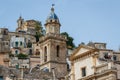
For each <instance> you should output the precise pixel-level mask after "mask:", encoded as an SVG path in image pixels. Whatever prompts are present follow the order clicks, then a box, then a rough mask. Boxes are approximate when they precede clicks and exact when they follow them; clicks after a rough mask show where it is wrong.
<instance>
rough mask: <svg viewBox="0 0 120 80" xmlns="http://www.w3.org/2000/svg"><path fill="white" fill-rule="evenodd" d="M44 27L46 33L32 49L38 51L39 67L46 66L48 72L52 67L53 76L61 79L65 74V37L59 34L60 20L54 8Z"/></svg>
mask: <svg viewBox="0 0 120 80" xmlns="http://www.w3.org/2000/svg"><path fill="white" fill-rule="evenodd" d="M45 28H46V34H45V36H43V37H41V38H40V41H39V42H38V43H36V44H34V46H35V47H34V51H35V52H36V50H38V51H39V52H40V69H44V68H47V69H48V70H49V71H50V72H52V71H53V69H54V73H55V78H56V79H60V80H62V79H64V77H65V75H66V74H67V62H66V52H67V48H66V38H65V37H64V36H62V35H60V22H59V19H58V17H57V16H56V14H55V13H54V8H51V14H50V15H49V16H48V18H47V20H46V23H45Z"/></svg>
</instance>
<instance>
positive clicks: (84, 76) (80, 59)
mask: <svg viewBox="0 0 120 80" xmlns="http://www.w3.org/2000/svg"><path fill="white" fill-rule="evenodd" d="M70 60H71V72H70V73H69V75H68V76H67V78H69V80H119V79H120V52H115V51H113V50H111V49H107V48H106V44H105V43H93V42H90V43H88V44H87V45H85V44H81V45H80V46H79V47H78V48H77V49H76V50H75V51H74V52H73V53H72V55H71V57H70Z"/></svg>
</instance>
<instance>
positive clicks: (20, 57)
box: [17, 53, 28, 59]
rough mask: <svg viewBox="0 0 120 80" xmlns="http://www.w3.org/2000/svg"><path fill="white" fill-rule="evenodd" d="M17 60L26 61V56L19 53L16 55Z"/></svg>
mask: <svg viewBox="0 0 120 80" xmlns="http://www.w3.org/2000/svg"><path fill="white" fill-rule="evenodd" d="M17 57H18V59H26V58H27V57H28V55H26V54H23V53H20V54H18V55H17Z"/></svg>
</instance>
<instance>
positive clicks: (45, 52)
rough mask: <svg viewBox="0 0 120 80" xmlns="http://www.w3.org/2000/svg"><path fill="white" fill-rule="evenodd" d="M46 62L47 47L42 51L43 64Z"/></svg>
mask: <svg viewBox="0 0 120 80" xmlns="http://www.w3.org/2000/svg"><path fill="white" fill-rule="evenodd" d="M46 61H47V47H46V46H45V50H44V62H46Z"/></svg>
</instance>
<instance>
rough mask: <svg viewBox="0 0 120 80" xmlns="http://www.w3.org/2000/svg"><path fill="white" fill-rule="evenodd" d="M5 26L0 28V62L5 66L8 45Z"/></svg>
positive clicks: (7, 61)
mask: <svg viewBox="0 0 120 80" xmlns="http://www.w3.org/2000/svg"><path fill="white" fill-rule="evenodd" d="M9 45H10V43H9V35H8V29H7V28H0V64H1V65H4V66H7V67H8V63H9V56H8V54H9V53H10V47H9Z"/></svg>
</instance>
